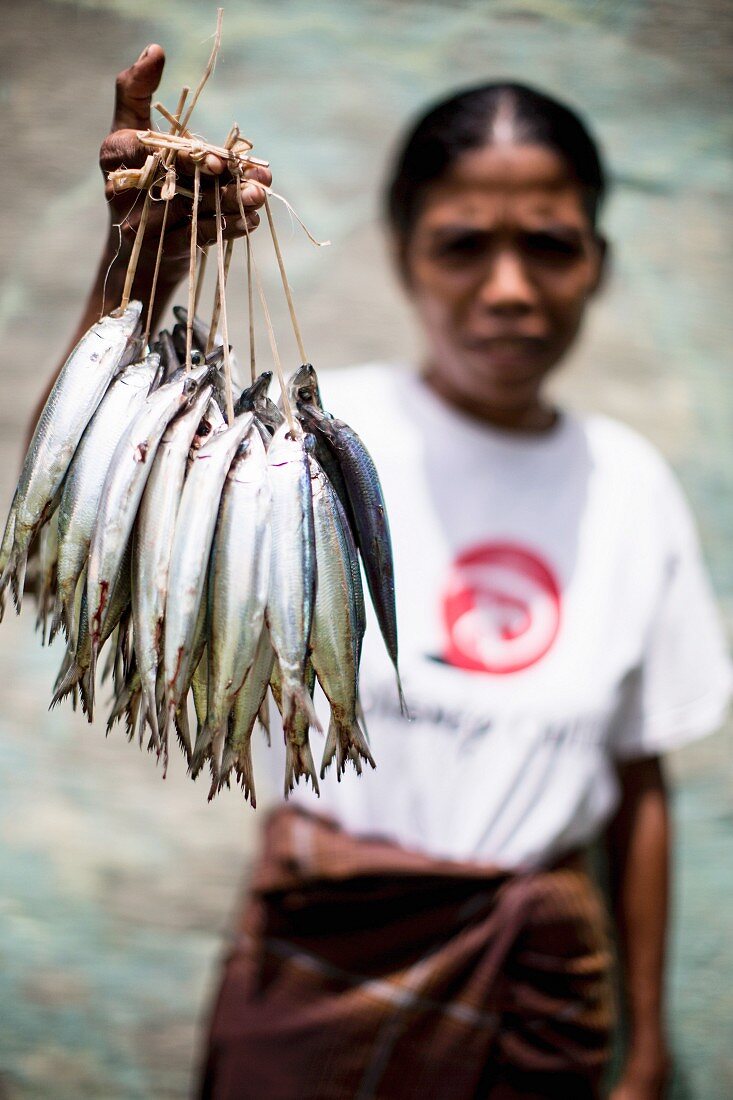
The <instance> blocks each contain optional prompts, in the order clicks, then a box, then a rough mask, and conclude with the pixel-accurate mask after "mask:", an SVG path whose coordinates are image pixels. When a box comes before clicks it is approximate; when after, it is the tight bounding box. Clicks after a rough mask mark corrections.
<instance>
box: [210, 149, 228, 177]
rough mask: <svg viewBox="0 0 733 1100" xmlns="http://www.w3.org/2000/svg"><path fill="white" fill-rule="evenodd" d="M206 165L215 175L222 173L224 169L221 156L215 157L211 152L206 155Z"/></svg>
mask: <svg viewBox="0 0 733 1100" xmlns="http://www.w3.org/2000/svg"><path fill="white" fill-rule="evenodd" d="M206 167H207V168H208V169H209V171H210V172H212V173H213V174H214V175H216V176H218V175H221V173H222V171H223V167H224V166H223V165H222V162H221V159H220V158H219V157H215V156H214V154H213V153H209V154H208V155H207V157H206Z"/></svg>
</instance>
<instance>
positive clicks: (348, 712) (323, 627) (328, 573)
mask: <svg viewBox="0 0 733 1100" xmlns="http://www.w3.org/2000/svg"><path fill="white" fill-rule="evenodd" d="M311 469H312V473H313V517H314V524H315V540H316V562H317V568H318V587H317V590H316V606H315V612H314V615H313V630H312V633H311V660H312V662H313V667H314V669H315V670H316V675H317V676H318V682H319V683H320V685H321V687H322V688H323V690H324V692H325V694H326V697H327V698H328V701H329V703H330V704H331V721H330V724H329V727H328V736H327V738H326V745H325V748H324V752H323V763H322V765H321V778H323V776H324V774H325V772H326V769H327V768H328V766H329V764H330V763H331V761H332V760H333V759H334V757H336V767H337V774H338V776H339V778H340V777H341V774H342V773H343V771H344V769H345V767H346V762H347V761H348V760H351V761H352V763H353V764H354V766H355V767H356V770H357V771H359V772H360V771H361V763H360V759H364V760H366V761H367V762H368V763H369V764H371V766H372V767H374V766H375V765H374V760H373V759H372V754H371V753H370V751H369V746H368V745H367V741H366V737H365V735H364V732H363V731H362V729H361V727H360V725H359V721H358V718H357V699H358V692H359V662H360V659H361V646H362V640H363V636H364V610H363V595H362V593H361V576H360V574H359V571H358V558H357V553H356V545H355V543H354V539H353V536H352V534H351V531H350V529H349V525H348V523H347V520H346V515H345V513H344V510H343V508H342V507H341V503H340V501H339V499H338V496H337V495H336V492H335V490H334V489H333V487H332V485H331V483H330V482H329V480H328V478H327V477H326V475H325V474H324V472H323V470H321V469H320V467H319V466H318V465H317V463H316V462H315V461H313V460H311ZM355 563H356V565H357V567H356V568H355V567H354V564H355ZM293 752H295V747H294V749H293ZM300 764H301V762H300V761H297V762H296V764H295V765H293V766H294V767H295V769H296V775H297V768H298V767H299V766H300Z"/></svg>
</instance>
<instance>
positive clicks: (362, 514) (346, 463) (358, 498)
mask: <svg viewBox="0 0 733 1100" xmlns="http://www.w3.org/2000/svg"><path fill="white" fill-rule="evenodd" d="M301 369H303V368H301ZM311 369H312V368H311ZM314 373H315V372H314ZM298 415H299V416H300V418H301V421H302V423H303V426H304V427H305V428H306V429H307V430H308V431H312V432H313V433H314V435H315V436H316V439H317V440H319V441H320V443H321V444H322V445H323V446H324V447H326V448H327V449H328V450H329V451H330V452H331V454H332V455H333V457H334V458H335V459H336V462H337V464H338V467H339V469H340V472H341V475H342V477H343V484H344V487H345V491H346V493H347V495H348V503H349V505H350V510H349V509H346V512H347V516H348V519H349V522H350V525H351V527H352V530H353V533H354V537H355V539H356V543H357V545H358V548H359V551H360V553H361V558H362V561H363V563H364V572H365V574H366V579H367V584H368V586H369V592H370V595H371V597H372V603H373V604H374V610H375V612H376V614H377V620H378V622H379V628H380V630H381V633H382V637H383V639H384V644H385V646H386V648H387V652H388V654H389V657H390V660H391V661H392V664H393V666H394V670H395V676H396V677H397V690H398V694H399V700H400V709H401V710H402V713H403V714H405V715H407V713H408V711H407V705H406V703H405V698H404V695H403V692H402V683H401V681H400V674H399V667H398V652H397V651H398V647H397V612H396V607H395V585H394V563H393V560H392V543H391V539H390V533H389V520H388V518H387V508H386V505H385V502H384V496H383V494H382V487H381V484H380V481H379V475H378V473H377V470H376V467H375V465H374V462H373V461H372V458H371V455H370V454H369V452H368V451H367V449H366V447H365V446H364V444H363V443H362V441H361V439H360V438H359V436H358V435H357V434H356V432H355V431H354V430H353V428H350V427H349V425H348V424H346V423H344V421H343V420H337V419H335V418H334V417H332V416H328V415H327V414H325V413H323V412H321V411H320V410H319V408H318V407H317V405H316V404H308V403H300V404H299V405H298ZM320 453H321V451H320V450H317V454H320ZM334 488H336V489H337V490H339V493H340V494H341V493H342V492H343V490H342V489H341V486H340V485H339V483H338V480H334Z"/></svg>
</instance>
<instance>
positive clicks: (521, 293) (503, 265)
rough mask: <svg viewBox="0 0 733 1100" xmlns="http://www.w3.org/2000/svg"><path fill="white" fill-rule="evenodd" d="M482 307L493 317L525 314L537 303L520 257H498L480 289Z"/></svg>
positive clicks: (510, 253)
mask: <svg viewBox="0 0 733 1100" xmlns="http://www.w3.org/2000/svg"><path fill="white" fill-rule="evenodd" d="M479 296H480V299H481V304H482V305H483V306H484V308H488V309H489V310H490V311H491V312H492V313H501V314H517V313H526V312H527V311H528V310H530V309H532V308H533V307H534V306H535V305H536V302H537V292H536V289H535V287H534V286H533V285H532V282H531V280H530V279H529V278H528V275H527V272H526V270H525V267H524V264H523V263H522V258H521V256H518V255H517V254H516V252H513V251H510V250H508V249H507V250H502V251H501V252H498V253H496V254H495V255H494V256H493V257H492V258H491V261H490V263H489V266H488V269H487V271H486V273H485V275H484V278H483V279H482V282H481V286H480V288H479Z"/></svg>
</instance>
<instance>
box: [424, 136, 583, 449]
mask: <svg viewBox="0 0 733 1100" xmlns="http://www.w3.org/2000/svg"><path fill="white" fill-rule="evenodd" d="M602 264H603V244H602V242H601V241H600V240H599V238H598V237H597V236H596V234H595V233H594V231H593V227H592V225H591V223H590V220H589V218H588V215H587V213H586V212H585V210H584V208H583V202H582V194H581V190H580V187H579V186H578V184H577V183H575V182H574V181H573V179H572V177H571V176H570V174H569V172H568V170H567V167H566V165H565V164H564V162H563V160H562V159H561V158H560V157H559V156H558V155H557V154H556V153H554V152H552V151H551V150H549V149H546V148H544V147H542V146H539V145H510V144H507V145H491V146H486V147H484V148H481V149H477V150H475V151H471V152H469V153H466V154H464V155H463V156H462V157H461V158H459V160H458V161H457V162H456V164H455V165H454V166H453V168H452V170H451V172H450V173H449V174H448V175H446V176H445V177H444V178H443V179H441V180H439V181H437V182H436V183H435V184H434V185H433V186H432V187H430V189H429V190H428V191H427V193H426V195H425V197H424V200H423V206H422V209H421V212H420V214H419V216H418V219H417V222H416V224H415V227H414V229H413V232H412V235H411V237H410V240H409V242H408V244H407V248H406V252H405V273H406V279H407V285H408V290H409V293H410V295H411V297H412V300H413V302H414V304H415V306H416V308H417V312H418V315H419V316H420V319H421V321H422V324H423V326H424V329H425V332H426V334H427V337H428V349H429V351H428V361H427V376H428V379H429V381H430V383H431V384H432V385H433V387H434V388H435V389H436V390H437V391H438V392H439V393H440V394H441V395H442V396H443V397H444V398H445V399H446V400H448V401H450V402H451V403H453V404H456V405H457V406H459V407H461V408H464V409H466V410H468V411H470V412H471V413H473V414H474V415H477V416H480V417H482V418H485V419H488V420H491V421H494V422H496V423H499V424H504V425H506V426H507V427H516V428H533V427H535V428H537V427H543V426H545V424H546V423H548V422H549V421H548V419H547V417H548V413H549V411H548V409H547V408H545V407H544V406H543V404H542V400H541V390H542V386H543V383H544V380H545V378H546V377H547V375H548V373H549V372H550V371H551V370H552V368H553V367H554V366H555V364H556V363H557V362H558V361H559V360H560V359H561V357H562V356H563V354H564V353H565V352H566V351H567V349H568V348H569V346H570V345H571V344H572V342H573V340H574V339H575V336H576V335H577V332H578V329H579V327H580V323H581V320H582V317H583V312H584V310H585V306H586V303H587V302H588V299H589V298H590V296H591V295H592V294H593V292H594V291H595V290H596V288H597V287H598V284H599V281H600V276H601V269H602ZM543 416H544V418H545V419H544V421H543ZM549 416H550V419H551V418H552V414H551V413H549Z"/></svg>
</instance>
